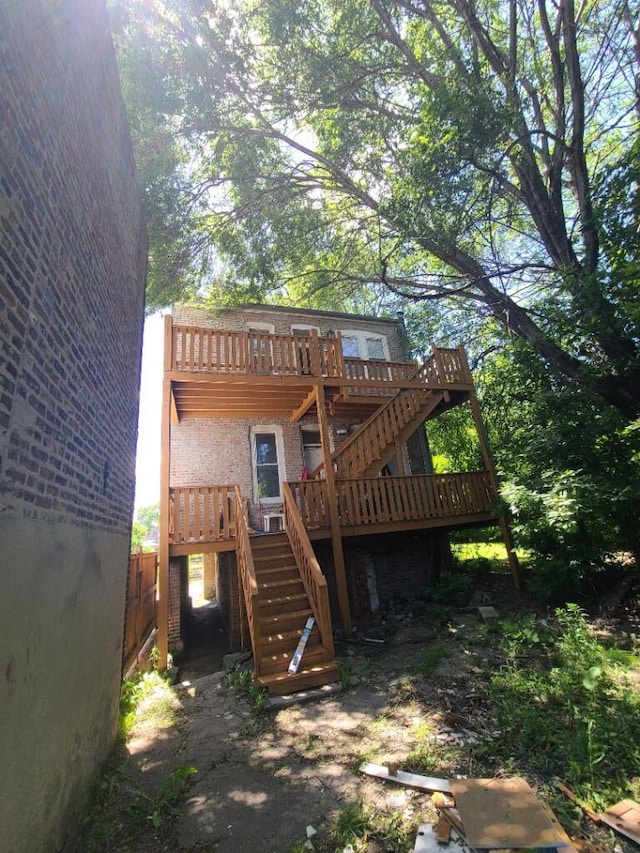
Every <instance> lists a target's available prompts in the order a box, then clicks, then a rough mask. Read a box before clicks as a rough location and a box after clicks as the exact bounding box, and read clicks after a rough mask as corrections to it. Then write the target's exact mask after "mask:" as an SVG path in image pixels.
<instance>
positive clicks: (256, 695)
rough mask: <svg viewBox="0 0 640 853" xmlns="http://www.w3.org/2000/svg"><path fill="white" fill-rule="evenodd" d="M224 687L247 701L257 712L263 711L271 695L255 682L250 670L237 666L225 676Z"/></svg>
mask: <svg viewBox="0 0 640 853" xmlns="http://www.w3.org/2000/svg"><path fill="white" fill-rule="evenodd" d="M224 685H225V686H226V687H227V688H230V689H231V690H233V691H234V692H235V693H236V694H237V695H238V696H241V697H242V698H243V699H245V700H246V701H247V702H248V703H249V704H250V705H251V707H252V708H254V710H256V711H261V710H262V709H263V708H264V706H265V704H266V702H267V699H268V698H269V694H268V693H267V691H266V690H265V689H264V687H261V686H260V685H259V684H258V682H257V681H256V680H255V678H254V675H253V673H252V672H251V670H249V669H241V667H239V666H235V667H234V668H233V669H230V670H229V672H227V673H226V674H225V677H224Z"/></svg>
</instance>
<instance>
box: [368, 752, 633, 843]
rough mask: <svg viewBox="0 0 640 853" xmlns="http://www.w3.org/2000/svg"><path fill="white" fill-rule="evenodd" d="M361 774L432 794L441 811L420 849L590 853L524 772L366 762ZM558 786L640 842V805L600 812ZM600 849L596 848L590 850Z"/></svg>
mask: <svg viewBox="0 0 640 853" xmlns="http://www.w3.org/2000/svg"><path fill="white" fill-rule="evenodd" d="M360 770H361V772H363V773H366V774H367V775H368V776H374V777H376V778H378V779H384V780H387V781H390V782H396V783H397V784H399V785H404V786H406V787H408V788H413V789H415V790H419V791H423V792H425V793H430V794H431V795H432V802H433V805H434V806H435V808H436V812H437V815H438V819H437V821H436V822H435V823H434V824H433V825H432V824H420V826H419V827H418V833H417V837H416V842H415V846H414V853H438V851H442V849H443V846H444V848H446V850H447V851H448V853H468V851H469V850H473V851H475V850H478V851H485V850H487V851H490V850H500V851H508V850H513V851H515V850H540V851H544V850H554V851H559V853H584V851H585V845H584V844H583V843H582V842H580V841H574V840H572V839H571V838H569V836H568V835H567V833H566V832H565V830H564V829H563V827H562V826H561V824H560V822H559V821H558V819H557V818H556V816H555V814H554V813H553V811H552V810H551V809H550V808H549V806H548V805H546V803H543V802H542V801H540V800H539V799H538V797H536V794H535V792H534V791H533V789H532V788H531V787H530V786H529V784H528V783H527V782H526V780H525V779H522V778H521V777H519V776H514V777H510V778H499V777H496V778H493V779H439V778H435V777H431V776H420V775H417V774H415V773H405V772H404V771H402V770H399V769H398V767H397V765H396V764H389V765H386V766H385V765H379V764H370V763H365V764H363V765H362V766H361V767H360ZM557 785H558V788H559V789H560V790H561V791H562V792H563V793H564V794H565V796H567V797H569V798H570V799H571V800H572V801H573V802H575V803H577V805H579V806H580V807H581V808H582V809H583V811H584V812H585V814H586V815H587V816H588V817H589V818H590V819H591V820H593V821H594V822H596V823H602V824H606V825H607V826H609V827H611V829H613V830H615V831H616V832H619V833H620V834H621V835H624V836H625V837H626V838H629V839H631V840H632V841H635V842H636V843H638V844H640V805H639V804H638V803H636V802H634V801H633V800H622V801H621V802H620V803H617V804H616V805H614V806H611V807H610V808H608V809H606V811H604V812H602V813H601V814H598V813H596V812H594V811H593V810H591V809H590V808H589V807H588V806H586V805H584V804H582V803H580V802H579V801H578V800H577V798H576V797H575V795H574V794H573V792H571V791H570V790H569V789H568V788H567V787H566V786H565V785H563V784H562V783H561V782H558V783H557ZM589 853H594V851H589Z"/></svg>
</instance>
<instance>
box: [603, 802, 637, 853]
mask: <svg viewBox="0 0 640 853" xmlns="http://www.w3.org/2000/svg"><path fill="white" fill-rule="evenodd" d="M600 820H601V821H602V822H603V823H606V824H607V826H610V827H611V829H614V830H615V831H616V832H619V833H620V834H621V835H625V836H626V837H627V838H630V839H631V840H632V841H635V842H636V844H640V804H639V803H636V802H634V801H633V800H621V801H620V802H619V803H616V805H615V806H610V807H609V808H608V809H607V810H606V812H602V814H601V815H600Z"/></svg>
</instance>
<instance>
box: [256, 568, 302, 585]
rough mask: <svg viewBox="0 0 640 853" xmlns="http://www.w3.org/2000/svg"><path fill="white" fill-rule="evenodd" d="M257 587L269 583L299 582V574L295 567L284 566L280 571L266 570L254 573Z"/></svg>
mask: <svg viewBox="0 0 640 853" xmlns="http://www.w3.org/2000/svg"><path fill="white" fill-rule="evenodd" d="M256 578H257V580H258V587H262V586H263V585H264V584H271V583H290V582H291V581H299V580H300V572H299V571H298V569H297V568H296V567H295V566H286V567H285V568H282V569H266V570H264V571H262V572H258V571H257V572H256Z"/></svg>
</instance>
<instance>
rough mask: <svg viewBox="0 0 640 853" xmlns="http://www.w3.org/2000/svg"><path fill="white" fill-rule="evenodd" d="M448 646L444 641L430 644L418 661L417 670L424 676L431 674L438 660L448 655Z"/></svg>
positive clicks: (438, 662) (436, 666) (437, 664)
mask: <svg viewBox="0 0 640 853" xmlns="http://www.w3.org/2000/svg"><path fill="white" fill-rule="evenodd" d="M449 652H450V647H449V646H448V645H447V644H446V643H435V644H434V645H433V646H430V647H429V648H428V649H427V650H426V652H425V653H424V654H423V655H422V657H421V658H420V660H419V662H418V670H419V672H420V674H421V675H424V676H425V678H426V677H427V676H429V675H433V673H434V672H435V671H436V669H437V668H438V666H439V665H440V662H441V661H442V660H444V658H446V657H447V656H448V655H449Z"/></svg>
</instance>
